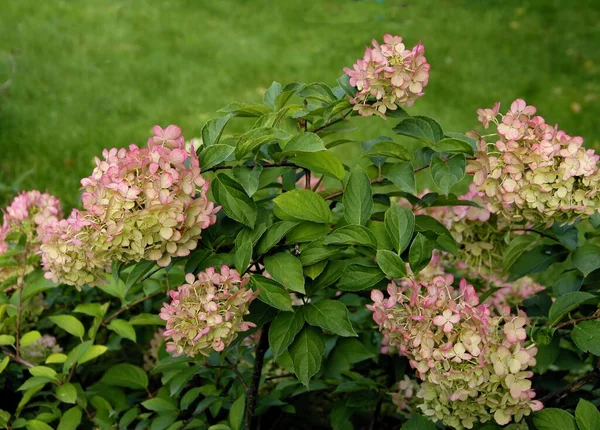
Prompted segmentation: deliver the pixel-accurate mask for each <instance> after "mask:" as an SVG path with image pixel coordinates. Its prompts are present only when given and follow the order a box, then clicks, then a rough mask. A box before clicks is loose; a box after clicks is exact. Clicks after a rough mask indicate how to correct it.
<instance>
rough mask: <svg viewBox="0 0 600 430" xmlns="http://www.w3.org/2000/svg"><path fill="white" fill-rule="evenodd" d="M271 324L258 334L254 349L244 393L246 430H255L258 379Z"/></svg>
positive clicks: (267, 344) (267, 346)
mask: <svg viewBox="0 0 600 430" xmlns="http://www.w3.org/2000/svg"><path fill="white" fill-rule="evenodd" d="M270 325H271V323H266V324H265V325H264V326H263V327H262V332H261V334H260V340H259V341H258V346H257V347H256V353H255V358H254V370H253V372H252V382H251V383H250V389H249V390H248V391H247V392H246V414H245V415H246V416H245V419H244V421H245V426H244V428H245V429H246V430H255V429H256V426H255V425H254V424H255V423H254V411H255V409H256V401H257V399H258V388H259V386H260V377H261V374H262V367H263V361H264V358H265V353H266V352H267V349H269V326H270Z"/></svg>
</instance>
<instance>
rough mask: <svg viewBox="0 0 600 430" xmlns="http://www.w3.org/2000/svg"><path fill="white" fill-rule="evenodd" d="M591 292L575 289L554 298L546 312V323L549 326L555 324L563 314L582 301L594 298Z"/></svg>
mask: <svg viewBox="0 0 600 430" xmlns="http://www.w3.org/2000/svg"><path fill="white" fill-rule="evenodd" d="M595 297H596V296H594V295H593V294H590V293H584V292H582V291H575V292H573V293H568V294H565V295H564V296H560V297H557V298H556V301H555V302H554V303H552V306H551V307H550V312H549V313H548V325H549V326H550V327H552V326H554V325H555V324H557V323H558V322H559V321H560V320H561V319H562V318H563V317H564V316H565V315H567V314H568V313H569V312H571V311H572V310H573V309H575V308H577V307H578V306H579V305H581V304H582V303H585V302H586V301H588V300H590V299H593V298H595Z"/></svg>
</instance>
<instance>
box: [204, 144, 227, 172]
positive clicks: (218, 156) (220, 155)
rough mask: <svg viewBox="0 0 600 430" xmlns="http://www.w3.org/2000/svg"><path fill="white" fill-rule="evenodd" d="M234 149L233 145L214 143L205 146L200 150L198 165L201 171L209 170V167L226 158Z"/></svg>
mask: <svg viewBox="0 0 600 430" xmlns="http://www.w3.org/2000/svg"><path fill="white" fill-rule="evenodd" d="M233 151H235V147H233V146H231V145H224V144H216V145H211V146H207V147H206V148H204V149H203V150H202V152H200V155H199V158H200V165H201V166H202V171H206V170H209V169H210V168H211V167H214V166H216V165H217V164H219V163H222V162H223V161H225V160H227V159H228V158H229V157H230V156H231V154H233Z"/></svg>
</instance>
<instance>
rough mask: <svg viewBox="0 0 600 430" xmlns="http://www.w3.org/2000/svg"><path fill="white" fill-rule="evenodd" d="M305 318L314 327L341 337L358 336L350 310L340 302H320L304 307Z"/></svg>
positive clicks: (326, 300)
mask: <svg viewBox="0 0 600 430" xmlns="http://www.w3.org/2000/svg"><path fill="white" fill-rule="evenodd" d="M303 312H304V318H305V319H306V322H307V323H309V324H310V325H312V326H317V327H321V328H322V329H325V330H329V331H331V332H332V333H335V334H337V335H339V336H345V337H354V336H358V335H357V334H356V332H355V331H354V329H353V328H352V323H351V322H350V319H349V313H348V308H346V306H345V305H344V304H343V303H342V302H339V301H335V300H328V299H325V300H319V301H318V302H316V303H311V304H308V305H306V306H304V307H303Z"/></svg>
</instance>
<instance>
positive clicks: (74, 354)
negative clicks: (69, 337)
mask: <svg viewBox="0 0 600 430" xmlns="http://www.w3.org/2000/svg"><path fill="white" fill-rule="evenodd" d="M91 347H92V341H91V340H88V341H86V342H83V343H80V344H79V345H77V346H76V347H75V348H73V349H72V350H71V351H70V352H69V354H68V355H67V359H66V360H65V362H64V364H63V373H66V372H68V371H69V369H70V368H71V366H73V365H74V364H76V363H77V362H78V360H79V359H80V358H81V357H82V356H83V354H85V353H86V352H87V351H89V349H90V348H91Z"/></svg>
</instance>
